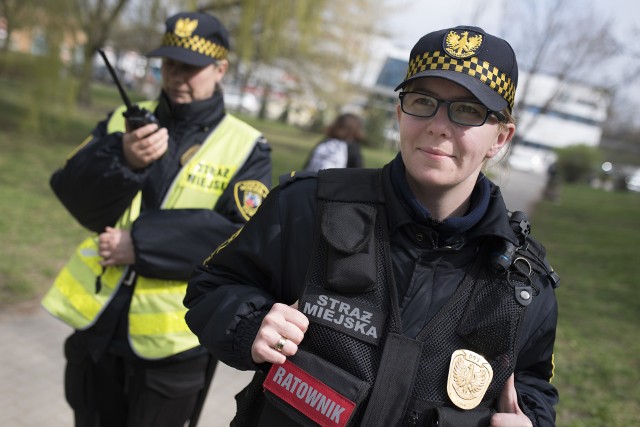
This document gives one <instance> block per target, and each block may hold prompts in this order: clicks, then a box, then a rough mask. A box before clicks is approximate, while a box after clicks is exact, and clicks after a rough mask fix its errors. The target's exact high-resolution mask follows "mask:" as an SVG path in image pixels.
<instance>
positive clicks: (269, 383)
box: [185, 26, 559, 427]
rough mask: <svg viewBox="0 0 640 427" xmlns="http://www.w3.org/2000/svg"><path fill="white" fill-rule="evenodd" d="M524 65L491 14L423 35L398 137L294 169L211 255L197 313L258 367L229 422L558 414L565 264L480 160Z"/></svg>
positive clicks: (490, 150) (463, 420) (199, 278)
mask: <svg viewBox="0 0 640 427" xmlns="http://www.w3.org/2000/svg"><path fill="white" fill-rule="evenodd" d="M483 70H485V71H483ZM517 79H518V68H517V62H516V58H515V54H514V52H513V50H512V48H511V46H510V45H509V44H508V43H507V42H506V41H505V40H503V39H500V38H498V37H495V36H493V35H490V34H488V33H486V32H485V31H483V30H482V29H481V28H478V27H470V26H459V27H455V28H449V29H444V30H440V31H435V32H432V33H429V34H427V35H425V36H424V37H422V38H421V39H420V40H419V41H418V42H417V43H416V45H415V46H414V48H413V49H412V51H411V56H410V60H409V67H408V71H407V74H406V77H405V79H404V80H403V81H402V82H401V83H400V84H399V85H398V87H397V88H396V90H401V92H400V94H399V103H398V105H397V107H396V111H397V117H398V122H399V129H400V150H399V151H400V152H399V154H398V155H397V156H396V157H395V158H394V159H393V160H392V161H391V162H390V163H388V164H387V165H386V166H384V167H383V168H382V169H381V170H373V169H332V170H324V171H320V172H318V173H317V174H310V173H302V174H298V175H294V176H293V177H290V178H288V177H287V178H283V179H281V184H280V185H279V186H278V187H276V188H274V189H273V190H272V192H271V193H270V194H269V196H268V197H267V199H266V200H265V202H264V204H263V205H262V206H261V208H260V210H259V211H258V212H257V214H256V215H255V216H254V217H253V218H252V219H251V221H249V222H248V223H247V224H246V225H245V226H244V227H243V229H242V231H241V232H240V233H239V234H236V235H234V236H233V237H232V238H230V239H229V241H227V242H225V243H224V244H223V245H221V246H220V247H219V248H218V249H216V250H215V251H214V252H213V253H212V255H211V256H210V257H209V258H208V259H207V260H206V261H205V263H204V265H202V266H199V267H197V268H196V270H195V272H194V274H193V277H192V278H191V280H190V281H189V284H188V287H187V294H186V298H185V305H186V306H187V307H188V312H187V315H186V320H187V324H188V325H189V327H190V328H191V330H193V331H194V333H195V334H196V335H197V336H198V337H199V338H200V341H201V343H202V344H203V345H204V346H205V347H206V348H208V349H209V350H210V351H211V352H212V353H213V354H214V356H215V357H216V358H219V359H220V360H222V361H224V362H225V363H226V364H228V365H229V366H232V367H235V368H237V369H241V370H254V371H256V374H255V376H254V380H253V381H252V382H251V383H250V384H249V385H248V386H247V387H246V388H245V389H244V390H243V391H242V392H240V393H239V394H238V395H237V396H236V399H237V401H238V410H237V414H236V417H235V419H234V421H233V423H232V425H234V426H244V425H259V426H268V425H280V426H290V425H315V424H320V425H341V426H344V425H363V426H388V425H394V426H396V425H403V426H404V425H407V426H409V425H421V426H431V425H438V426H440V427H443V426H456V427H464V426H489V425H491V426H532V425H533V426H551V425H554V424H555V409H554V406H555V405H556V404H557V402H558V392H557V390H556V388H555V387H554V386H553V385H552V384H551V382H550V381H551V377H552V375H553V347H554V341H555V335H556V323H557V302H556V298H555V291H554V289H555V287H556V286H557V285H558V282H559V278H558V276H557V274H556V273H555V272H554V271H553V269H552V268H551V267H550V266H549V264H548V263H547V261H546V260H545V249H544V247H543V246H542V245H541V244H539V243H538V242H537V241H536V240H534V239H533V237H532V236H531V235H530V230H531V227H530V225H529V223H528V220H527V218H526V214H524V213H522V212H509V211H508V210H507V207H506V206H505V202H504V200H503V198H502V196H501V193H500V189H499V188H498V187H497V186H496V185H495V184H493V182H491V180H490V179H489V178H488V177H487V176H486V175H484V174H483V173H482V171H481V170H482V167H483V166H484V164H485V163H486V161H487V160H489V159H491V158H493V157H495V156H496V155H497V154H498V153H499V152H500V151H501V150H502V149H504V148H505V147H506V146H507V145H508V143H509V142H510V141H511V139H512V138H513V135H514V132H515V129H516V126H515V121H514V119H513V117H512V115H511V112H512V108H513V103H514V97H515V90H516V86H517ZM220 301H224V303H223V304H220ZM314 423H315V424H314Z"/></svg>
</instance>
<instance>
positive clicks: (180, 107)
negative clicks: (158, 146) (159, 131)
mask: <svg viewBox="0 0 640 427" xmlns="http://www.w3.org/2000/svg"><path fill="white" fill-rule="evenodd" d="M158 101H159V102H158V107H157V109H156V113H157V114H158V119H159V120H160V122H161V123H163V124H164V123H166V124H167V125H168V126H169V127H170V128H174V127H176V126H181V125H185V124H186V125H187V126H189V127H194V128H201V129H203V130H207V129H210V128H213V127H215V126H216V125H217V124H218V123H219V122H220V121H221V120H222V118H223V117H224V115H225V107H224V99H223V97H222V91H221V90H220V89H216V91H215V92H214V93H213V96H211V98H208V99H205V100H202V101H194V102H190V103H188V104H174V103H172V102H171V101H170V100H169V97H168V96H167V95H166V94H165V93H164V91H163V92H162V93H161V94H160V98H159V100H158Z"/></svg>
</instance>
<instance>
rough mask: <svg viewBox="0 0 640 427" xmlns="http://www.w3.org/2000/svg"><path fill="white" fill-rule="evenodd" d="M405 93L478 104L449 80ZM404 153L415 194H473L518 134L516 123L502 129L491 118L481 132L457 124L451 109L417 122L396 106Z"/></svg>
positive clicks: (426, 81)
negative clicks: (487, 164)
mask: <svg viewBox="0 0 640 427" xmlns="http://www.w3.org/2000/svg"><path fill="white" fill-rule="evenodd" d="M406 90H411V91H418V92H424V93H426V94H429V95H431V96H433V97H435V98H437V99H441V100H446V101H461V100H466V101H476V102H477V101H478V100H477V98H475V97H474V96H473V95H472V94H471V92H469V91H468V90H467V89H465V88H464V87H462V86H460V85H458V84H456V83H453V82H451V81H449V80H444V79H439V78H433V77H425V78H422V79H418V80H416V81H415V82H413V83H412V84H411V85H410V87H409V88H407V89H406ZM397 114H398V122H399V125H400V152H401V155H402V160H403V161H404V164H405V167H406V171H407V180H408V181H409V185H410V187H411V188H412V190H413V191H414V193H416V195H417V194H420V193H424V192H425V191H428V192H434V193H432V194H434V195H435V194H444V193H446V192H448V191H456V190H464V191H467V190H468V192H469V194H471V191H472V189H473V187H474V185H475V183H476V179H477V177H478V174H479V173H480V170H481V169H482V165H483V164H484V161H485V160H486V159H489V158H491V157H494V156H495V155H496V154H497V153H498V152H499V151H500V149H501V148H502V147H503V146H504V145H505V144H507V143H508V142H509V141H510V140H511V138H512V137H513V134H514V132H515V125H514V124H513V123H509V124H503V125H502V126H500V125H499V123H498V121H497V120H496V119H495V117H493V116H491V117H489V119H488V120H487V122H486V123H485V124H484V125H482V126H479V127H471V126H463V125H459V124H456V123H453V122H452V121H450V120H449V116H448V115H447V105H446V104H441V105H440V108H439V109H438V111H437V113H436V114H435V116H433V117H428V118H424V117H415V116H410V115H408V114H405V113H403V112H402V110H401V108H400V105H398V106H397Z"/></svg>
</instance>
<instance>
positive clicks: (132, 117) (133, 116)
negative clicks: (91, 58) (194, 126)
mask: <svg viewBox="0 0 640 427" xmlns="http://www.w3.org/2000/svg"><path fill="white" fill-rule="evenodd" d="M98 53H100V56H102V59H103V60H104V63H105V65H106V66H107V69H108V70H109V73H111V77H113V81H114V82H115V83H116V86H118V90H119V91H120V96H121V97H122V100H123V101H124V104H125V105H126V106H127V111H125V112H124V113H122V115H123V116H124V117H125V119H127V123H129V128H130V130H134V129H138V128H139V127H142V126H144V125H148V124H149V123H156V124H157V125H158V126H159V125H160V122H159V121H158V119H157V118H156V116H154V115H153V113H152V112H151V111H149V110H147V109H145V108H140V107H139V106H138V105H137V104H131V101H130V100H129V97H128V96H127V94H126V93H125V91H124V89H123V88H122V85H121V84H120V80H118V76H117V74H116V72H115V70H114V69H113V68H112V67H111V64H110V63H109V60H108V59H107V55H105V54H104V52H103V50H102V49H98Z"/></svg>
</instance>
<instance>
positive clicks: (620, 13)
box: [384, 0, 640, 103]
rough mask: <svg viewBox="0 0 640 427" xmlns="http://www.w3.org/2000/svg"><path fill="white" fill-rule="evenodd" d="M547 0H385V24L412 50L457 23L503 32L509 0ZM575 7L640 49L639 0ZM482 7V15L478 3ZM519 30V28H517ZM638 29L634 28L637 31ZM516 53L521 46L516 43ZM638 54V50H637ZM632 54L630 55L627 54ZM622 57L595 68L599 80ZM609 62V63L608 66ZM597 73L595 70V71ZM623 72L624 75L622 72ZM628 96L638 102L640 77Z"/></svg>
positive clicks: (582, 1) (584, 2) (575, 1)
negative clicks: (608, 24)
mask: <svg viewBox="0 0 640 427" xmlns="http://www.w3.org/2000/svg"><path fill="white" fill-rule="evenodd" d="M529 1H536V2H537V1H545V0H458V1H456V2H451V1H448V0H385V4H388V5H389V6H391V7H392V8H393V12H391V13H389V14H388V15H387V16H388V22H386V23H385V25H384V28H385V29H387V30H388V31H389V32H391V34H392V35H394V37H393V39H394V42H395V43H396V44H397V45H398V46H399V47H402V48H404V49H407V51H409V50H410V49H411V47H413V45H414V44H415V43H416V42H417V41H418V40H419V39H420V37H422V36H423V35H425V34H427V33H429V32H431V31H435V30H440V29H444V28H448V27H453V26H456V25H475V26H479V27H482V28H483V29H484V30H485V31H487V32H489V33H492V34H495V35H498V36H504V31H503V29H504V27H505V24H504V23H503V22H501V21H500V20H501V19H503V15H502V13H501V10H502V8H503V7H504V5H505V4H507V2H508V3H509V4H511V5H513V4H517V3H519V2H529ZM568 1H569V4H570V5H572V6H573V7H574V8H575V10H576V15H580V13H581V12H583V11H584V8H587V7H589V8H593V10H594V12H595V14H596V16H598V17H602V22H607V21H609V22H611V25H612V29H613V33H614V35H615V36H616V37H617V38H618V39H619V41H621V42H624V40H625V37H627V39H626V40H631V41H632V44H631V45H630V46H631V49H633V50H635V51H636V52H638V51H640V45H639V44H638V43H636V42H635V41H636V40H637V38H638V36H639V35H640V1H638V0H568ZM479 5H482V6H483V9H481V11H480V12H479V15H478V16H477V17H476V18H477V19H474V18H473V15H474V14H476V13H478V6H479ZM513 24H514V25H523V24H525V25H526V18H523V19H522V22H514V23H513ZM516 30H518V29H516ZM634 30H635V32H634ZM518 31H519V30H518ZM514 47H515V48H516V55H517V54H518V50H517V47H516V45H514ZM636 55H637V54H636ZM626 58H630V56H628V57H626ZM626 58H622V57H621V58H619V59H617V60H616V62H615V63H613V62H612V63H610V64H603V67H600V68H599V69H598V70H597V71H596V72H597V74H598V76H596V81H597V80H599V79H606V78H608V76H610V75H612V74H614V73H619V72H620V69H621V68H623V67H624V65H625V64H630V63H631V61H632V60H631V59H626ZM633 61H634V62H633V67H634V68H635V69H637V67H638V66H639V62H640V61H638V59H635V60H633ZM607 66H608V67H607ZM594 75H595V73H594ZM620 76H621V75H620ZM624 92H625V93H626V94H627V95H625V97H626V98H627V99H630V100H632V102H634V103H635V99H638V98H640V79H637V81H636V82H634V83H633V84H632V85H631V86H629V88H628V90H625V91H624Z"/></svg>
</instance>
